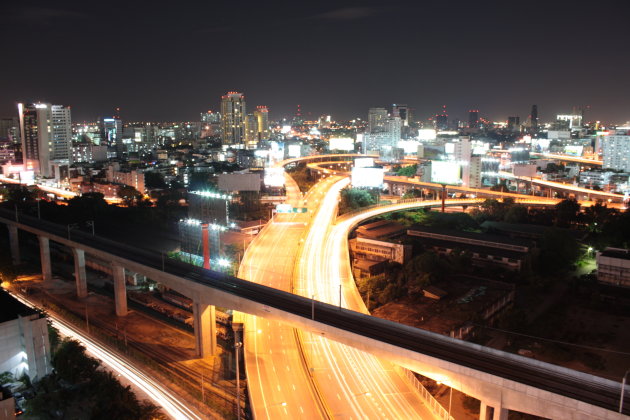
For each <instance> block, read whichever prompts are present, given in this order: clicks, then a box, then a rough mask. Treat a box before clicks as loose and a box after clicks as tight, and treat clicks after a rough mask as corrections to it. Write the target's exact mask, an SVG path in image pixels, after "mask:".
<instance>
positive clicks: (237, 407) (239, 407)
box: [234, 341, 243, 420]
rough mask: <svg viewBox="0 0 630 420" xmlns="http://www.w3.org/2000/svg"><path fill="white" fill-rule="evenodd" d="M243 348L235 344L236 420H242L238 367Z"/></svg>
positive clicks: (238, 343)
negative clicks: (239, 354) (239, 355)
mask: <svg viewBox="0 0 630 420" xmlns="http://www.w3.org/2000/svg"><path fill="white" fill-rule="evenodd" d="M241 347H243V343H242V342H240V341H239V342H237V343H234V353H235V354H236V418H237V419H238V420H241V388H240V386H241V382H240V372H239V367H238V351H239V349H240V348H241Z"/></svg>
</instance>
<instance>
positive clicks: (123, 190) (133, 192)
mask: <svg viewBox="0 0 630 420" xmlns="http://www.w3.org/2000/svg"><path fill="white" fill-rule="evenodd" d="M118 197H120V198H122V200H123V201H124V202H125V204H126V205H127V206H129V207H131V206H133V205H134V204H136V203H137V202H138V201H140V200H141V199H142V194H140V191H138V190H137V189H135V188H134V187H132V186H130V185H121V186H120V187H118Z"/></svg>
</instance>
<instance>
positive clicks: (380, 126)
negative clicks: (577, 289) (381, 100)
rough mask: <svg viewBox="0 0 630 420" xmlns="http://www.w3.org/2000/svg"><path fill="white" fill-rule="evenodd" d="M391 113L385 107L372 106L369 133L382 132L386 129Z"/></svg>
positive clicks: (369, 113) (369, 115)
mask: <svg viewBox="0 0 630 420" xmlns="http://www.w3.org/2000/svg"><path fill="white" fill-rule="evenodd" d="M388 117H389V115H388V114H387V110H386V109H385V108H370V109H369V110H368V133H382V132H384V131H386V128H385V123H386V122H387V119H388Z"/></svg>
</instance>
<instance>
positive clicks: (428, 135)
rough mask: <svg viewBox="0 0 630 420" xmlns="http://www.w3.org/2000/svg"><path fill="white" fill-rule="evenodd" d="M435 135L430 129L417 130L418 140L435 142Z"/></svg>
mask: <svg viewBox="0 0 630 420" xmlns="http://www.w3.org/2000/svg"><path fill="white" fill-rule="evenodd" d="M436 137H437V133H436V132H435V130H434V129H432V128H421V129H420V130H418V140H435V138H436Z"/></svg>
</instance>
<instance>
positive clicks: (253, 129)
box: [244, 114, 258, 149]
mask: <svg viewBox="0 0 630 420" xmlns="http://www.w3.org/2000/svg"><path fill="white" fill-rule="evenodd" d="M244 130H245V144H246V146H247V148H248V149H253V148H255V147H256V144H257V143H258V119H257V118H256V116H255V115H254V114H247V115H246V116H245V122H244Z"/></svg>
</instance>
